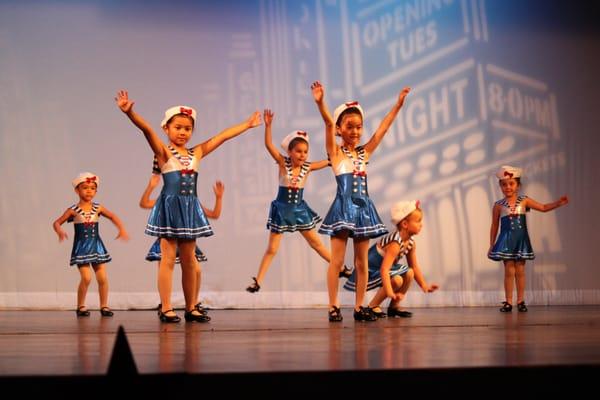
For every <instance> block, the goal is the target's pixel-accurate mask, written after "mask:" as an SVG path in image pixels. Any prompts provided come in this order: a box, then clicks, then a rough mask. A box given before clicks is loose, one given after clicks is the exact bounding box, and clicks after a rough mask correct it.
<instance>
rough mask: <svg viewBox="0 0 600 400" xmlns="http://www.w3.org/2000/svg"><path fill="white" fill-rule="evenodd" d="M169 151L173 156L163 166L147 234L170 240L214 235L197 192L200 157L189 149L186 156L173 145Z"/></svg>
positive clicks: (147, 225)
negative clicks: (160, 182)
mask: <svg viewBox="0 0 600 400" xmlns="http://www.w3.org/2000/svg"><path fill="white" fill-rule="evenodd" d="M169 150H170V151H171V157H170V158H169V159H168V160H167V162H165V163H164V164H163V166H162V167H161V169H160V172H161V174H162V177H163V188H162V190H161V192H160V195H159V196H158V198H157V199H156V203H155V204H154V207H152V211H151V212H150V215H149V217H148V223H147V224H146V230H145V233H146V234H147V235H150V236H157V237H160V238H171V239H195V238H198V237H203V236H211V235H212V234H213V231H212V228H211V226H210V224H209V222H208V219H207V218H206V216H205V215H204V212H203V211H202V207H201V206H200V201H199V200H198V195H197V191H196V183H197V180H198V166H199V163H200V160H199V159H198V158H197V157H196V156H195V155H194V152H193V150H190V149H188V155H187V156H183V157H182V156H181V155H180V154H179V153H178V152H177V151H176V150H175V149H174V148H172V147H171V146H169Z"/></svg>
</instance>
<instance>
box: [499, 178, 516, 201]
mask: <svg viewBox="0 0 600 400" xmlns="http://www.w3.org/2000/svg"><path fill="white" fill-rule="evenodd" d="M499 184H500V190H502V194H503V195H504V197H512V196H514V195H515V194H516V193H517V192H518V191H519V186H521V184H520V183H519V181H517V180H516V179H515V178H508V179H502V180H500V182H499Z"/></svg>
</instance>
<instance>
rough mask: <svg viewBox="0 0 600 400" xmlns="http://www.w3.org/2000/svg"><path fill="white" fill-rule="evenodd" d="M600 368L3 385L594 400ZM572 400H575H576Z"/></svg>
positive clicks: (29, 390) (103, 392) (43, 380)
mask: <svg viewBox="0 0 600 400" xmlns="http://www.w3.org/2000/svg"><path fill="white" fill-rule="evenodd" d="M598 372H600V367H599V366H598V365H572V366H564V365H561V366H536V367H485V368H445V369H412V370H401V369H394V370H390V369H386V370H352V371H310V372H283V371H282V372H268V373H256V372H253V373H235V372H233V373H202V374H187V373H175V374H147V375H145V374H141V375H138V374H131V375H110V374H107V375H100V376H98V375H91V376H15V377H6V376H4V377H0V387H1V388H2V389H3V390H4V391H5V392H6V391H7V390H9V388H10V391H13V393H15V394H18V395H19V396H22V395H26V396H27V395H49V394H57V395H59V396H60V398H65V397H66V398H71V397H72V398H82V397H85V398H89V397H92V398H96V397H98V398H100V397H101V398H111V397H116V398H123V397H121V395H123V394H125V393H127V394H136V395H145V396H156V395H159V394H161V395H164V394H171V395H173V394H181V393H196V394H195V395H196V396H203V395H208V394H209V393H210V394H211V395H212V396H219V395H224V396H231V395H234V394H235V395H246V396H247V397H248V398H260V397H265V396H268V397H271V396H273V397H275V396H277V397H288V396H289V397H296V396H300V395H303V396H304V395H311V396H319V395H326V394H332V395H334V394H338V395H346V396H350V397H355V396H356V395H357V394H358V393H361V394H365V395H377V396H380V395H384V396H394V397H398V395H399V394H408V393H411V394H418V395H424V396H427V395H431V394H453V395H456V396H460V397H461V398H470V397H473V398H475V397H477V398H481V397H482V396H485V397H487V396H490V395H491V396H492V397H494V395H504V396H508V395H510V396H516V398H520V397H519V395H522V394H525V393H529V394H537V395H539V394H547V395H556V394H557V393H565V394H568V395H569V397H571V396H572V395H573V394H575V393H578V394H579V393H581V394H585V395H588V396H589V395H592V397H593V393H595V392H596V390H597V388H598V382H597V378H596V377H598V376H600V375H599V374H598ZM571 398H572V397H571Z"/></svg>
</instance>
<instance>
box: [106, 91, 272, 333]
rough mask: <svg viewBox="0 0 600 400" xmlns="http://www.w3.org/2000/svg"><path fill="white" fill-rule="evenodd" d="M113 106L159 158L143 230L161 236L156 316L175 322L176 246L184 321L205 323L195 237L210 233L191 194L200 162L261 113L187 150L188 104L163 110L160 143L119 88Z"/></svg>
mask: <svg viewBox="0 0 600 400" xmlns="http://www.w3.org/2000/svg"><path fill="white" fill-rule="evenodd" d="M115 101H116V102H117V106H118V107H119V108H120V109H121V111H123V112H124V113H125V114H126V115H127V116H128V117H129V119H130V120H131V121H132V122H133V124H134V125H135V126H137V127H138V128H139V129H140V130H141V131H142V132H143V134H144V136H145V138H146V140H147V141H148V144H149V145H150V148H151V149H152V151H153V152H154V155H155V156H156V158H157V160H158V167H159V168H160V170H161V173H162V176H163V182H164V185H163V188H162V191H161V193H160V196H159V197H158V199H157V201H156V204H155V205H154V207H153V208H152V212H151V213H150V216H149V218H148V224H147V225H146V234H148V235H151V236H157V237H159V238H161V241H160V247H161V254H162V258H161V260H160V271H159V273H158V291H159V293H160V299H161V304H162V310H161V312H160V314H159V317H160V320H161V321H163V322H179V321H180V318H179V316H177V314H176V313H175V311H174V310H173V308H172V306H171V289H172V281H173V268H174V265H175V257H176V252H177V250H179V255H180V258H181V267H182V269H183V277H182V286H183V293H184V298H185V314H184V317H185V320H186V322H190V321H196V322H206V321H207V319H206V318H204V316H203V315H202V314H201V313H200V312H199V311H198V310H197V309H196V308H195V307H194V306H195V303H194V301H195V299H196V297H197V286H196V285H197V282H196V258H195V255H194V250H195V247H196V242H195V239H196V238H198V237H202V236H210V235H212V234H213V232H212V228H211V227H210V224H209V223H208V220H207V219H206V216H205V215H204V212H202V208H201V206H200V202H199V200H198V197H197V192H196V182H197V177H198V167H199V163H200V160H201V159H202V158H203V157H206V156H207V155H208V154H210V153H211V152H212V151H213V150H215V149H216V148H218V147H219V146H220V145H222V144H223V143H224V142H225V141H226V140H229V139H232V138H234V137H236V136H238V135H240V134H242V133H243V132H245V131H247V130H248V129H250V128H254V127H256V126H258V125H260V113H259V112H258V111H257V112H255V113H253V114H252V115H251V116H250V117H249V118H248V119H247V120H246V121H244V122H242V123H240V124H237V125H233V126H231V127H229V128H227V129H225V130H223V131H222V132H220V133H218V134H217V135H215V136H213V137H211V138H209V139H208V140H206V141H205V142H203V143H201V144H198V145H196V146H194V147H192V148H189V149H188V148H187V147H186V145H187V143H188V141H189V140H190V138H191V136H192V132H193V130H194V126H195V123H196V111H195V110H194V109H193V108H191V107H187V106H175V107H171V108H169V109H167V110H166V111H165V117H164V118H163V120H162V123H161V127H162V129H163V131H164V132H165V134H166V135H167V138H168V144H165V143H163V142H162V141H161V140H160V138H159V137H158V135H157V134H156V133H155V132H154V130H153V129H152V127H151V126H150V125H149V124H148V123H147V122H146V121H145V120H144V119H143V118H142V117H141V116H140V115H138V114H137V113H136V112H135V111H134V110H133V101H131V100H130V99H129V95H128V93H127V92H126V91H124V90H121V91H119V92H118V93H117V97H116V98H115Z"/></svg>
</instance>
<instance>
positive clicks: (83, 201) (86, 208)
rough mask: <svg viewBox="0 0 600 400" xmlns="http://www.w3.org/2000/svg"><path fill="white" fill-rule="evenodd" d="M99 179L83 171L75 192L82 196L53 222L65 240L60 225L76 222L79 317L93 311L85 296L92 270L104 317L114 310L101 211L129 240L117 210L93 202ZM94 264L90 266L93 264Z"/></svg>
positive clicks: (73, 257)
mask: <svg viewBox="0 0 600 400" xmlns="http://www.w3.org/2000/svg"><path fill="white" fill-rule="evenodd" d="M99 181H100V179H99V178H98V177H97V176H96V175H93V174H91V173H89V172H85V173H82V174H80V175H79V176H78V177H77V178H75V179H74V180H73V187H74V188H75V193H77V195H78V196H79V202H78V203H77V204H74V205H72V206H71V207H69V208H67V210H66V211H65V212H64V213H63V214H62V215H61V216H60V217H59V218H57V219H56V220H55V221H54V222H53V224H52V225H53V228H54V231H55V232H56V234H57V235H58V240H59V241H60V242H62V241H63V240H65V239H67V233H66V232H65V231H64V230H63V229H62V228H61V225H62V224H63V223H65V222H73V227H74V230H75V237H74V239H73V248H72V250H71V261H70V265H76V266H77V269H78V270H79V275H80V281H79V286H78V288H77V309H76V310H75V311H76V313H77V316H78V317H87V316H89V315H90V312H89V311H88V309H87V307H86V305H85V299H86V295H87V291H88V288H89V285H90V282H91V278H92V272H91V270H93V271H94V274H95V275H96V281H97V283H98V295H99V297H100V313H101V315H102V316H103V317H111V316H112V315H113V312H112V311H111V310H110V308H109V307H108V278H107V274H106V268H105V266H104V264H106V263H108V262H110V261H111V257H110V254H108V251H107V250H106V247H105V246H104V243H103V242H102V239H101V238H100V232H99V229H98V220H99V218H100V215H103V216H105V217H106V218H108V219H109V220H111V221H112V223H113V224H114V225H115V226H116V227H117V229H118V230H119V233H118V235H117V239H122V240H128V238H129V236H128V234H127V232H126V231H125V227H124V226H123V223H122V222H121V220H120V219H119V217H117V216H116V215H115V214H113V213H112V212H111V211H109V210H108V209H106V207H103V206H101V205H100V204H98V203H94V202H93V201H92V200H93V198H94V196H95V195H96V192H97V189H98V184H99ZM90 266H91V268H90Z"/></svg>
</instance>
